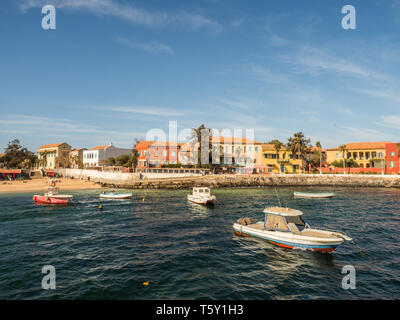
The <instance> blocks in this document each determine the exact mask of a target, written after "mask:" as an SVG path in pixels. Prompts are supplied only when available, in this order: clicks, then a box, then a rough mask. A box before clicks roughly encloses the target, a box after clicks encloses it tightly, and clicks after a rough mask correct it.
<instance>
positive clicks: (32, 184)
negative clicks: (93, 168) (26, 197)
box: [0, 178, 102, 194]
mask: <svg viewBox="0 0 400 320" xmlns="http://www.w3.org/2000/svg"><path fill="white" fill-rule="evenodd" d="M48 180H49V179H48V178H42V179H33V180H20V181H1V182H0V194H7V193H25V192H44V191H45V190H46V187H47V186H48ZM58 180H60V183H59V184H58V187H59V188H60V192H64V191H76V190H93V189H101V188H102V187H101V185H99V184H98V183H95V182H92V181H84V180H78V179H68V178H58Z"/></svg>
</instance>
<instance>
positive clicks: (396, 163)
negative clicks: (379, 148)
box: [386, 143, 400, 174]
mask: <svg viewBox="0 0 400 320" xmlns="http://www.w3.org/2000/svg"><path fill="white" fill-rule="evenodd" d="M386 172H387V173H389V174H400V144H399V143H388V144H387V145H386Z"/></svg>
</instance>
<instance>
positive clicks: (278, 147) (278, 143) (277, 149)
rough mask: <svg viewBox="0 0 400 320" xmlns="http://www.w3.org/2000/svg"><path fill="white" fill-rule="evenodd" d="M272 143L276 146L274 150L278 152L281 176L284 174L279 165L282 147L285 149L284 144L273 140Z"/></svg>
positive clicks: (277, 157)
mask: <svg viewBox="0 0 400 320" xmlns="http://www.w3.org/2000/svg"><path fill="white" fill-rule="evenodd" d="M272 143H273V145H274V149H275V152H276V159H277V161H278V167H279V174H282V171H281V166H280V165H279V151H281V149H282V147H284V144H283V143H282V142H280V141H279V140H273V141H272Z"/></svg>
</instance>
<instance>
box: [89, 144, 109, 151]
mask: <svg viewBox="0 0 400 320" xmlns="http://www.w3.org/2000/svg"><path fill="white" fill-rule="evenodd" d="M109 146H110V145H109V144H108V145H106V146H99V147H94V148H92V149H90V150H100V149H105V148H108V147H109Z"/></svg>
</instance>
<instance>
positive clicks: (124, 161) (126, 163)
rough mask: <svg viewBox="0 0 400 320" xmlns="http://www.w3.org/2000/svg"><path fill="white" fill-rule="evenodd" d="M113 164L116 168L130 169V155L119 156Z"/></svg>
mask: <svg viewBox="0 0 400 320" xmlns="http://www.w3.org/2000/svg"><path fill="white" fill-rule="evenodd" d="M115 164H116V165H117V166H123V167H130V166H131V164H132V160H131V157H130V155H129V154H123V155H120V156H119V157H117V158H116V159H115Z"/></svg>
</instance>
